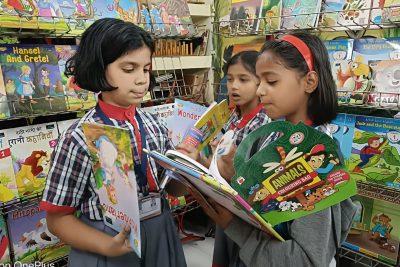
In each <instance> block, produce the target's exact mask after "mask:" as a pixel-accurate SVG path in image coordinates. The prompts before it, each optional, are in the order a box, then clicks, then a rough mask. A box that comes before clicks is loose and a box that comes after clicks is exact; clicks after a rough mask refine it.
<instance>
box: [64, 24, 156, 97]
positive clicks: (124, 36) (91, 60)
mask: <svg viewBox="0 0 400 267" xmlns="http://www.w3.org/2000/svg"><path fill="white" fill-rule="evenodd" d="M143 46H146V47H148V48H149V49H150V52H151V55H152V54H153V52H154V42H153V39H152V38H151V36H150V34H149V33H147V32H146V31H144V30H143V29H141V28H140V27H138V26H136V25H135V24H133V23H131V22H125V21H123V20H120V19H114V18H103V19H99V20H97V21H95V22H94V23H93V24H92V25H90V27H89V28H87V29H86V31H85V32H84V33H83V34H82V39H81V42H80V44H79V46H78V49H77V51H76V54H75V55H74V56H72V57H71V58H70V59H69V60H68V61H67V62H66V68H65V75H66V76H71V75H72V76H74V77H75V81H76V83H77V85H78V86H79V87H81V88H84V89H86V90H88V91H91V92H95V93H98V92H100V91H112V90H115V89H117V88H115V87H113V86H111V85H110V84H109V83H108V82H107V80H106V77H105V70H106V67H107V65H109V64H111V63H113V62H114V61H115V60H117V59H118V58H119V57H121V56H122V55H124V54H126V53H128V52H130V51H132V50H136V49H139V48H141V47H143Z"/></svg>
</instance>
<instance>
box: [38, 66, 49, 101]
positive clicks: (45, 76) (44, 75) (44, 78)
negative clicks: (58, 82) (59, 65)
mask: <svg viewBox="0 0 400 267" xmlns="http://www.w3.org/2000/svg"><path fill="white" fill-rule="evenodd" d="M40 74H41V77H40V82H39V83H40V85H41V86H42V88H43V91H44V94H45V99H46V100H47V101H49V100H50V89H51V85H50V78H49V69H48V68H46V67H43V68H42V69H41V70H40Z"/></svg>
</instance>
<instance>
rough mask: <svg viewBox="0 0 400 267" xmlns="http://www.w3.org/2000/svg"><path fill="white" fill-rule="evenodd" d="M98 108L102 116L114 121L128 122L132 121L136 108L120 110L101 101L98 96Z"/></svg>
mask: <svg viewBox="0 0 400 267" xmlns="http://www.w3.org/2000/svg"><path fill="white" fill-rule="evenodd" d="M99 106H100V108H101V110H102V111H103V112H104V114H105V115H106V116H107V117H109V118H111V119H114V120H120V121H125V120H128V121H130V122H132V121H134V118H135V114H136V107H135V106H133V105H132V106H130V107H129V108H121V107H117V106H114V105H112V104H109V103H106V102H104V101H103V100H101V97H100V96H99Z"/></svg>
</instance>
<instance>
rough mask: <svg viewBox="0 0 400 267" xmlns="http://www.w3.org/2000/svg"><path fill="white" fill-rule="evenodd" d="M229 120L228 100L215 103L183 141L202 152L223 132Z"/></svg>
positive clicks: (188, 131) (189, 130)
mask: <svg viewBox="0 0 400 267" xmlns="http://www.w3.org/2000/svg"><path fill="white" fill-rule="evenodd" d="M228 119H229V107H228V101H227V100H226V99H224V100H222V101H221V102H220V103H218V104H217V102H213V103H212V104H211V105H210V106H209V107H208V109H207V110H206V111H205V112H204V113H203V115H202V116H201V117H200V118H199V119H198V120H197V122H196V123H195V124H194V126H193V127H191V128H190V129H188V130H187V132H186V134H185V137H184V139H183V142H184V143H190V144H192V145H193V146H194V147H197V150H198V151H201V150H202V149H203V148H204V147H205V146H207V145H208V143H210V141H211V140H212V139H213V138H214V137H215V136H216V135H217V134H218V133H219V132H220V131H221V129H222V127H223V126H224V125H225V123H226V122H227V121H228Z"/></svg>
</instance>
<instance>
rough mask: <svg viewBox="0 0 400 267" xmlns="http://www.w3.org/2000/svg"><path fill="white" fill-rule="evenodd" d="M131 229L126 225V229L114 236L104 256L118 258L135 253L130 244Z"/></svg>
mask: <svg viewBox="0 0 400 267" xmlns="http://www.w3.org/2000/svg"><path fill="white" fill-rule="evenodd" d="M130 232H131V228H130V227H129V226H128V225H126V226H125V227H124V229H123V230H122V231H121V232H119V233H118V234H117V235H116V236H114V237H113V238H112V239H111V240H112V241H111V242H110V243H109V244H108V246H107V248H106V251H105V252H104V255H105V256H107V257H118V256H122V255H125V254H127V253H131V252H133V248H132V247H131V245H130V244H129V240H128V236H129V233H130Z"/></svg>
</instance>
